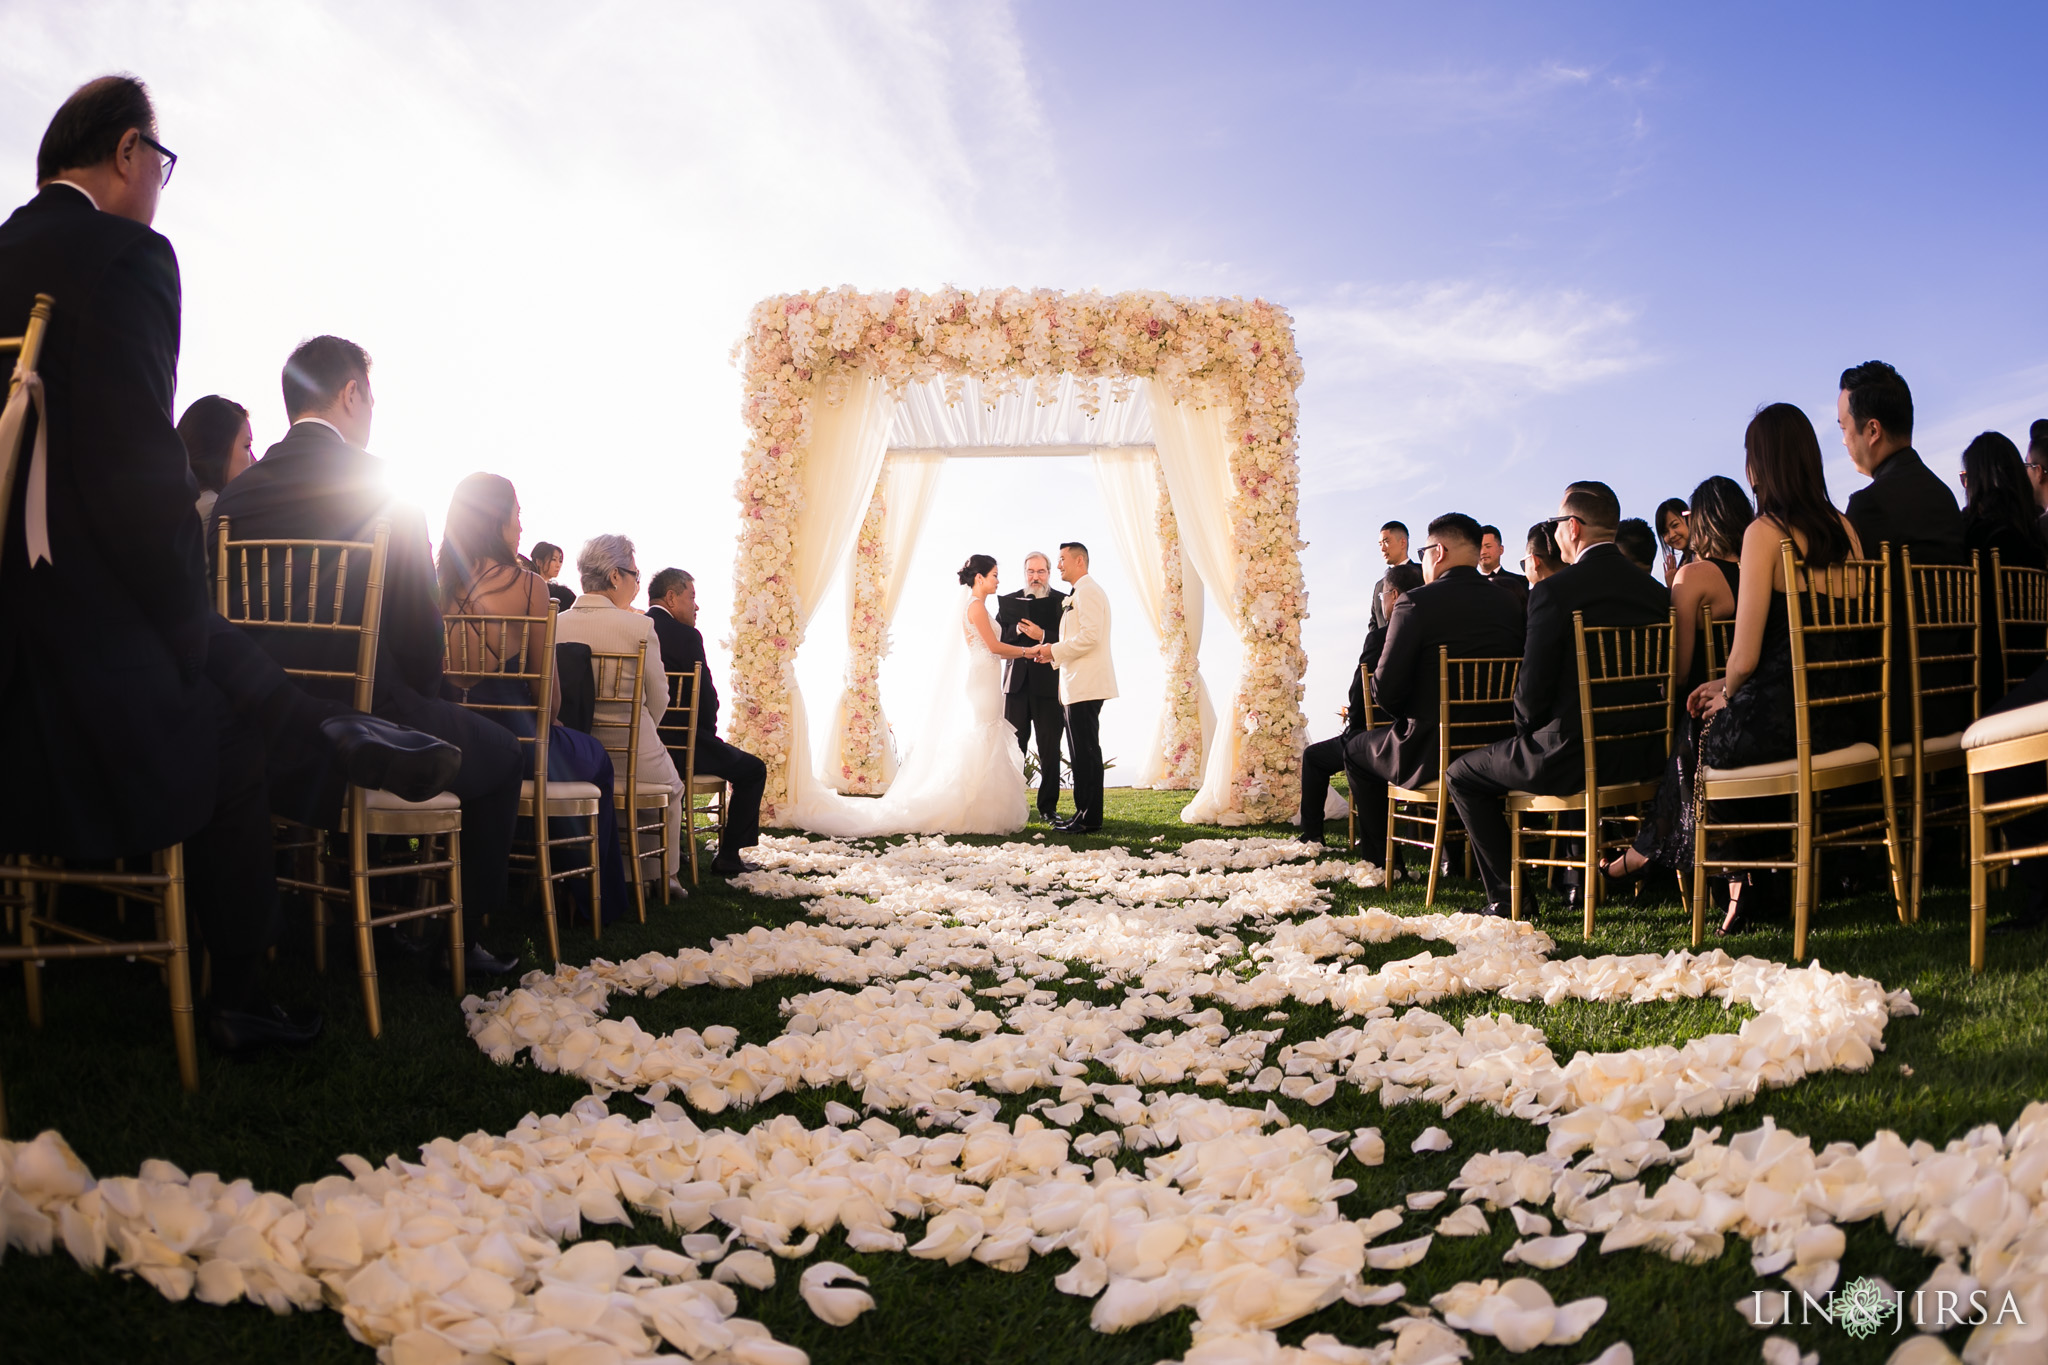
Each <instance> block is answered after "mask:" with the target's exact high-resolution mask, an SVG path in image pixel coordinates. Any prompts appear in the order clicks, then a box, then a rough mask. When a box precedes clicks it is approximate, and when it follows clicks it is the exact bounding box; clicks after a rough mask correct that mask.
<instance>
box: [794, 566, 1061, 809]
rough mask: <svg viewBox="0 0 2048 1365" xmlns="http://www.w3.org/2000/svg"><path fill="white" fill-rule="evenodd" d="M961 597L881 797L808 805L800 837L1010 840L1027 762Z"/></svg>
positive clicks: (834, 797) (817, 795)
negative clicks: (916, 719) (920, 713)
mask: <svg viewBox="0 0 2048 1365" xmlns="http://www.w3.org/2000/svg"><path fill="white" fill-rule="evenodd" d="M971 597H972V594H971V593H963V594H962V595H961V597H960V599H959V605H958V607H957V608H956V609H955V611H954V613H953V628H952V629H951V630H950V631H948V632H947V637H948V643H947V645H946V646H945V648H944V650H943V651H942V653H943V660H942V662H941V664H940V666H939V669H938V672H937V675H936V676H937V677H938V679H939V683H938V686H937V688H935V689H934V693H933V696H932V700H931V705H930V707H929V708H927V713H926V718H925V724H924V725H923V727H922V728H921V730H920V732H919V734H918V737H917V741H916V743H915V744H913V745H912V746H911V749H910V753H909V755H908V756H907V757H905V759H904V760H903V765H902V766H901V767H900V768H898V769H897V770H896V780H895V781H894V782H892V783H890V784H889V790H888V792H887V793H886V794H885V795H883V796H881V797H878V798H877V797H859V796H841V795H840V794H839V793H838V792H834V791H817V792H814V793H812V794H810V795H808V796H807V797H806V798H805V799H804V801H803V802H802V803H801V805H800V806H799V807H798V809H797V810H796V811H795V812H794V813H793V814H794V823H795V824H796V826H797V827H798V828H799V829H805V830H809V831H810V832H811V833H813V834H826V835H830V836H832V837H834V838H840V839H858V838H866V837H869V836H873V835H881V834H1014V833H1015V832H1016V831H1018V830H1020V829H1022V828H1024V822H1025V820H1026V818H1027V817H1028V814H1029V810H1030V806H1029V799H1028V796H1027V793H1026V791H1025V786H1024V753H1023V751H1022V750H1021V749H1019V748H1018V747H1017V732H1016V731H1015V730H1014V729H1012V728H1011V726H1010V722H1009V721H1008V720H1006V719H1005V718H1004V716H1003V663H1002V660H1001V659H998V658H997V657H996V656H995V653H994V652H993V651H992V650H990V649H989V647H988V646H987V645H986V644H984V643H983V642H982V639H981V633H980V632H979V631H977V630H975V628H974V627H973V626H972V625H971V624H969V622H968V620H967V607H968V604H969V601H970V599H971Z"/></svg>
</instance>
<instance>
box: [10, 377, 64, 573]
mask: <svg viewBox="0 0 2048 1365" xmlns="http://www.w3.org/2000/svg"><path fill="white" fill-rule="evenodd" d="M14 378H15V380H16V381H17V382H16V384H15V388H14V395H13V397H11V398H9V399H8V400H7V407H6V409H5V410H4V411H0V534H4V532H5V528H6V526H7V514H8V511H9V510H10V509H9V507H8V504H9V502H10V501H11V500H12V499H13V497H14V472H15V469H16V468H17V464H18V461H19V459H20V456H21V428H22V424H23V423H24V422H26V421H27V420H28V410H29V407H30V405H31V404H33V405H34V407H35V410H36V444H35V449H34V450H33V451H31V452H30V453H29V463H28V487H27V489H26V490H24V494H23V498H22V505H21V510H22V530H23V532H24V533H25V534H26V537H27V540H28V565H29V567H30V568H31V569H33V568H34V567H35V566H36V565H38V564H48V563H51V562H52V560H51V559H50V491H49V464H50V435H49V433H50V422H49V417H48V414H47V413H46V412H45V411H44V409H43V377H42V376H41V375H39V374H37V373H36V372H35V371H34V370H29V371H27V372H25V373H24V372H23V371H22V370H20V369H19V368H17V369H16V370H15V372H14Z"/></svg>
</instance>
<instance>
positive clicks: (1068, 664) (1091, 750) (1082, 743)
mask: <svg viewBox="0 0 2048 1365" xmlns="http://www.w3.org/2000/svg"><path fill="white" fill-rule="evenodd" d="M1060 578H1061V580H1062V581H1064V582H1066V583H1068V584H1071V585H1072V586H1073V589H1074V591H1073V593H1072V594H1071V595H1069V596H1068V598H1067V600H1066V602H1065V603H1064V604H1062V607H1061V619H1060V630H1059V639H1058V640H1056V641H1054V642H1052V643H1050V644H1043V645H1040V646H1039V647H1038V648H1037V649H1036V650H1034V651H1033V652H1032V657H1033V658H1034V659H1036V660H1038V662H1040V663H1049V664H1052V665H1053V666H1054V667H1056V668H1058V669H1059V671H1060V700H1061V701H1062V702H1064V703H1066V708H1067V753H1068V754H1069V755H1070V756H1071V757H1072V760H1073V764H1074V813H1073V815H1072V816H1070V817H1069V818H1067V819H1065V820H1055V821H1054V822H1053V827H1054V828H1055V829H1060V830H1066V831H1068V832H1071V833H1075V834H1092V833H1093V832H1095V831H1096V830H1098V829H1101V828H1102V703H1104V702H1106V701H1108V700H1109V699H1110V698H1111V697H1114V696H1115V695H1116V668H1115V666H1114V665H1113V664H1112V663H1111V662H1110V658H1109V594H1108V593H1106V592H1104V591H1103V590H1102V585H1101V584H1099V583H1097V582H1096V581H1095V580H1094V579H1093V578H1090V577H1089V576H1088V547H1087V546H1086V545H1083V544H1081V543H1080V542H1079V541H1077V540H1070V541H1068V542H1066V543H1065V544H1063V545H1061V546H1060Z"/></svg>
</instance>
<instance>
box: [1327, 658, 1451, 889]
mask: <svg viewBox="0 0 2048 1365" xmlns="http://www.w3.org/2000/svg"><path fill="white" fill-rule="evenodd" d="M1358 695H1359V696H1360V697H1362V698H1364V699H1365V715H1364V716H1363V717H1361V718H1360V724H1359V726H1358V728H1359V729H1361V730H1371V729H1373V728H1375V726H1377V725H1378V723H1379V716H1378V713H1377V712H1376V711H1374V709H1373V704H1372V669H1371V667H1370V666H1369V665H1366V664H1360V665H1359V666H1358ZM1344 723H1345V725H1346V726H1347V727H1348V726H1349V725H1350V723H1351V715H1350V712H1348V711H1347V712H1346V713H1345V715H1344ZM1346 804H1347V805H1348V806H1349V809H1347V810H1346V811H1345V813H1344V828H1345V830H1346V839H1345V844H1346V846H1347V847H1350V848H1356V847H1358V802H1357V801H1356V800H1355V799H1354V800H1352V801H1350V802H1348V803H1346ZM1390 856H1391V855H1390ZM1393 867H1394V865H1393V864H1392V863H1388V864H1387V865H1386V867H1384V868H1382V869H1381V870H1382V871H1384V872H1385V873H1386V874H1387V875H1388V876H1392V875H1393ZM1435 882H1436V872H1435V870H1434V869H1432V870H1431V872H1430V884H1431V885H1435Z"/></svg>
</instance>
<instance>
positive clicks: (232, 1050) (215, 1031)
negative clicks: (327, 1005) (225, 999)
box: [206, 997, 325, 1057]
mask: <svg viewBox="0 0 2048 1365" xmlns="http://www.w3.org/2000/svg"><path fill="white" fill-rule="evenodd" d="M324 1022H325V1021H324V1020H323V1019H322V1018H321V1017H320V1012H319V1011H318V1010H314V1009H303V1010H287V1009H285V1007H284V1006H282V1005H280V1004H278V1003H277V1002H276V1001H275V1000H271V999H269V998H268V997H263V998H259V999H257V1000H255V1001H253V1002H251V1003H250V1004H249V1005H248V1006H247V1007H246V1008H244V1009H238V1010H228V1009H214V1010H209V1011H207V1016H206V1041H207V1042H209V1043H211V1044H212V1045H213V1050H214V1051H215V1052H218V1053H221V1054H223V1055H225V1056H229V1057H250V1056H254V1055H255V1054H256V1053H259V1052H262V1051H265V1050H266V1049H269V1048H273V1047H304V1046H306V1045H307V1044H308V1043H310V1042H312V1041H313V1040H314V1039H315V1038H318V1037H319V1036H320V1028H321V1025H322V1024H323V1023H324Z"/></svg>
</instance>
